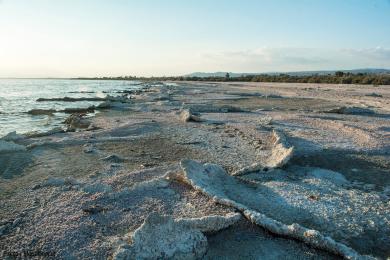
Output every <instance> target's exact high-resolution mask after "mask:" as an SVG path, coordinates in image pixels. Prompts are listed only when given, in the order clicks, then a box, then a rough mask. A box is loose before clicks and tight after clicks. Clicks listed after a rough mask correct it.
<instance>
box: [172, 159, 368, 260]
mask: <svg viewBox="0 0 390 260" xmlns="http://www.w3.org/2000/svg"><path fill="white" fill-rule="evenodd" d="M180 165H181V167H182V169H183V176H181V179H180V180H181V181H185V182H187V183H188V184H189V185H191V186H192V187H193V188H194V189H196V190H199V191H201V192H202V193H204V194H206V195H207V196H210V197H212V198H213V200H215V201H216V202H218V203H220V204H223V205H226V206H230V207H234V208H237V209H238V210H240V211H241V212H242V213H243V214H244V215H245V216H246V217H247V218H248V219H249V220H251V221H252V222H254V223H255V224H257V225H259V226H261V227H263V228H265V229H267V230H269V231H271V232H272V233H275V234H277V235H282V236H286V237H291V238H295V239H298V240H301V241H303V242H305V243H306V244H308V245H311V246H313V247H316V248H319V249H323V250H327V251H329V252H331V253H334V254H337V255H340V256H342V257H344V258H346V259H375V258H373V257H371V256H363V255H360V254H359V253H358V252H356V251H355V250H354V249H352V248H350V247H348V246H346V245H345V244H342V243H339V242H336V241H335V240H334V239H332V238H331V237H328V236H325V235H323V234H321V233H320V232H319V231H317V230H313V229H308V228H305V227H303V226H301V225H299V224H296V223H294V224H291V225H287V224H284V223H282V222H280V221H277V220H275V219H272V218H270V217H268V216H266V215H265V214H261V213H259V212H257V211H255V210H252V209H251V208H249V207H248V206H246V205H244V204H241V203H239V202H237V201H235V200H233V199H230V198H229V196H227V195H226V194H225V192H224V191H223V189H224V188H221V189H215V187H214V186H215V184H210V183H209V182H210V181H211V180H210V178H209V177H208V176H207V175H209V174H210V175H221V174H224V175H226V176H229V175H228V174H227V173H226V172H225V171H224V170H223V169H222V168H221V167H220V166H218V165H214V164H205V165H202V164H201V163H198V162H196V161H192V160H184V161H182V162H181V163H180ZM171 177H175V176H171ZM178 177H179V178H180V176H178ZM230 178H234V177H230ZM216 185H218V183H217V184H216Z"/></svg>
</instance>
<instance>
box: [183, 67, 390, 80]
mask: <svg viewBox="0 0 390 260" xmlns="http://www.w3.org/2000/svg"><path fill="white" fill-rule="evenodd" d="M336 71H342V72H344V73H348V72H349V73H353V74H358V73H366V74H390V69H373V68H366V69H354V70H318V71H291V72H267V73H235V72H226V71H225V72H222V71H219V72H194V73H191V74H187V75H184V77H199V78H207V77H225V75H226V73H229V75H230V77H233V78H234V77H240V76H247V75H265V74H268V75H279V74H287V75H290V76H311V75H328V74H334V73H335V72H336Z"/></svg>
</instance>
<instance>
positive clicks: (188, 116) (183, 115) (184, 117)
mask: <svg viewBox="0 0 390 260" xmlns="http://www.w3.org/2000/svg"><path fill="white" fill-rule="evenodd" d="M179 118H180V120H181V121H182V122H190V121H193V122H202V121H203V120H202V119H201V118H200V116H197V115H194V114H193V113H191V111H190V110H189V109H184V110H182V111H181V112H180V115H179Z"/></svg>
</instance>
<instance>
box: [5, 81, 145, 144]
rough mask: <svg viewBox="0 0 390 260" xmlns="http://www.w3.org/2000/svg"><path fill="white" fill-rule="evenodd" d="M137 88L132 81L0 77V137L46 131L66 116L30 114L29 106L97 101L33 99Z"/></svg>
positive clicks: (66, 105)
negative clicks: (28, 112)
mask: <svg viewBox="0 0 390 260" xmlns="http://www.w3.org/2000/svg"><path fill="white" fill-rule="evenodd" d="M136 88H140V85H139V83H138V82H134V81H99V80H62V79H61V80H58V79H0V137H1V136H3V135H5V134H7V133H9V132H11V131H16V132H18V133H26V132H30V131H39V132H42V131H47V130H49V129H52V128H54V127H56V126H62V124H61V122H62V121H63V120H64V118H65V117H66V116H67V115H66V114H64V113H55V114H54V116H50V117H49V116H46V115H39V116H32V115H28V114H26V112H27V111H29V110H31V109H56V110H61V109H64V108H76V107H77V108H78V107H82V108H84V107H88V106H91V105H97V104H99V103H101V102H89V101H88V102H86V101H82V102H36V99H38V98H41V97H44V98H54V97H105V96H106V95H113V96H115V95H119V94H117V93H116V92H117V91H121V90H128V89H136Z"/></svg>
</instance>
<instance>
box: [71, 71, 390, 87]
mask: <svg viewBox="0 0 390 260" xmlns="http://www.w3.org/2000/svg"><path fill="white" fill-rule="evenodd" d="M77 79H98V80H152V81H213V82H230V81H231V82H286V83H329V84H362V85H390V74H370V73H350V72H342V71H337V72H335V73H333V74H326V75H319V74H313V75H289V74H283V73H281V74H260V75H242V76H239V77H230V75H229V73H227V74H226V75H225V77H192V76H174V77H134V76H121V77H102V78H77Z"/></svg>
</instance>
